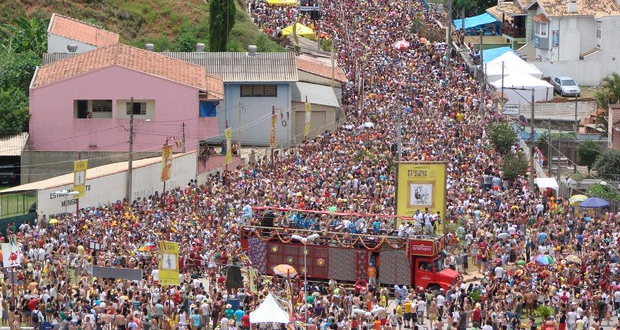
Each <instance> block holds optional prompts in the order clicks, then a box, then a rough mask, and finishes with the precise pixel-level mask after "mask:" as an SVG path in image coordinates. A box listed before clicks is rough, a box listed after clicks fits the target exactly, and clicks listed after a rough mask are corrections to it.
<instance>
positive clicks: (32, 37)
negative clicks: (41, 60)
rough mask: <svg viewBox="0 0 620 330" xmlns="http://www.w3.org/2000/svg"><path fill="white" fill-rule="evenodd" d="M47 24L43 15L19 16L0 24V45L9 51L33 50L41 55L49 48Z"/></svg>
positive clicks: (22, 51) (23, 51)
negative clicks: (8, 22) (11, 22)
mask: <svg viewBox="0 0 620 330" xmlns="http://www.w3.org/2000/svg"><path fill="white" fill-rule="evenodd" d="M47 25H48V22H47V20H46V19H43V18H42V17H33V18H31V19H28V18H26V17H23V16H22V17H18V18H16V19H15V20H13V24H4V25H2V26H0V45H2V46H1V47H2V48H3V49H4V50H5V51H6V52H7V53H25V52H28V51H32V52H34V53H35V54H37V55H38V56H39V57H40V56H41V55H43V53H45V51H46V50H47Z"/></svg>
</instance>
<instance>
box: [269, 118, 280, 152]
mask: <svg viewBox="0 0 620 330" xmlns="http://www.w3.org/2000/svg"><path fill="white" fill-rule="evenodd" d="M277 120H278V116H277V115H271V136H269V146H270V147H271V148H275V147H276V121H277Z"/></svg>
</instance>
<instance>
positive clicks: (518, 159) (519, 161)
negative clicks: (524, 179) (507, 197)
mask: <svg viewBox="0 0 620 330" xmlns="http://www.w3.org/2000/svg"><path fill="white" fill-rule="evenodd" d="M527 167H528V160H527V158H526V157H525V154H524V153H523V152H518V153H516V154H513V153H509V154H507V155H506V156H504V161H503V162H502V169H503V170H504V178H505V179H506V180H508V181H513V180H515V179H516V178H518V177H519V176H521V175H525V174H527Z"/></svg>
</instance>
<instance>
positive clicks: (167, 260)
mask: <svg viewBox="0 0 620 330" xmlns="http://www.w3.org/2000/svg"><path fill="white" fill-rule="evenodd" d="M159 253H160V255H159V256H160V259H159V283H161V285H163V286H166V285H179V243H175V242H169V241H162V242H160V243H159Z"/></svg>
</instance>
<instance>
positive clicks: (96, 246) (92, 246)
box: [88, 241, 101, 266]
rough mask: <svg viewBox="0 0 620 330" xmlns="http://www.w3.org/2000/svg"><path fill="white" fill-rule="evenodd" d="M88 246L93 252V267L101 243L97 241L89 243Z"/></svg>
mask: <svg viewBox="0 0 620 330" xmlns="http://www.w3.org/2000/svg"><path fill="white" fill-rule="evenodd" d="M88 246H89V247H90V249H91V250H93V266H97V252H98V251H99V250H100V249H101V243H99V242H97V241H90V242H89V243H88Z"/></svg>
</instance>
